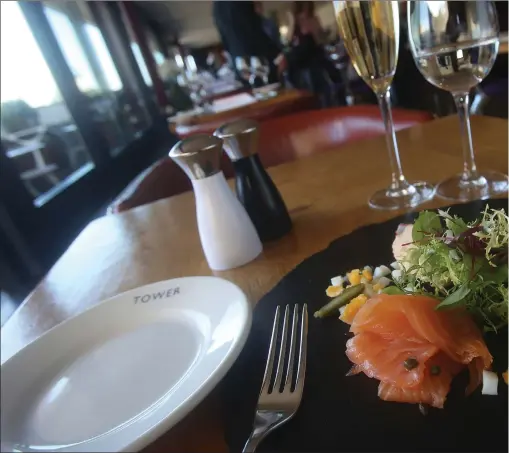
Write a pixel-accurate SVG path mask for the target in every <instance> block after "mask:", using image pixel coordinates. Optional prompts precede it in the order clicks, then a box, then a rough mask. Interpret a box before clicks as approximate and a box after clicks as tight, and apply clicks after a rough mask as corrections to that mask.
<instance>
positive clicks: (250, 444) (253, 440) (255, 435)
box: [242, 430, 267, 453]
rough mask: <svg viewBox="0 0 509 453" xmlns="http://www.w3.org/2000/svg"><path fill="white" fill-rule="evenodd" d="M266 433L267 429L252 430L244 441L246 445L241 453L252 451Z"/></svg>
mask: <svg viewBox="0 0 509 453" xmlns="http://www.w3.org/2000/svg"><path fill="white" fill-rule="evenodd" d="M266 435H267V431H258V432H257V431H256V430H255V431H253V432H252V433H251V435H250V436H249V439H248V440H247V442H246V445H244V449H243V450H242V453H254V451H255V450H256V448H257V447H258V444H259V443H260V442H261V441H262V440H263V439H264V438H265V436H266Z"/></svg>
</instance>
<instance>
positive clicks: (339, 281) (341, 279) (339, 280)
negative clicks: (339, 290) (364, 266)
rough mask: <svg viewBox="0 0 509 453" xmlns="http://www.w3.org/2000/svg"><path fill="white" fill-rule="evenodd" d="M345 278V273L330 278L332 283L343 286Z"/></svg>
mask: <svg viewBox="0 0 509 453" xmlns="http://www.w3.org/2000/svg"><path fill="white" fill-rule="evenodd" d="M345 280H346V279H345V277H344V276H343V275H338V276H337V277H333V278H331V279H330V284H331V285H332V286H343V284H344V283H345Z"/></svg>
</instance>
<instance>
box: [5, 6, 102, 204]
mask: <svg viewBox="0 0 509 453" xmlns="http://www.w3.org/2000/svg"><path fill="white" fill-rule="evenodd" d="M0 7H1V29H0V31H1V58H2V64H1V65H0V67H1V108H2V117H1V139H2V148H3V149H4V151H5V153H6V155H7V157H8V158H9V159H10V160H12V162H13V164H14V168H16V170H17V171H18V172H19V174H20V177H21V180H22V181H23V183H24V185H25V187H26V188H27V190H28V192H29V193H30V194H31V195H32V197H33V198H34V204H35V205H37V206H39V205H41V204H42V203H43V202H44V200H45V199H46V198H47V195H48V194H51V193H52V192H53V191H55V190H57V189H58V188H59V187H61V186H62V185H63V184H66V183H68V182H70V181H72V180H73V179H75V178H76V177H79V175H81V174H83V173H85V172H88V171H89V170H90V169H92V168H93V167H94V164H93V162H92V160H91V158H90V155H89V153H88V151H87V149H86V146H85V144H84V142H83V138H82V136H81V134H80V132H79V131H78V128H77V127H76V124H75V123H74V120H73V119H72V117H71V115H70V113H69V110H68V108H67V105H66V104H65V103H64V102H63V100H62V96H61V94H60V91H59V89H58V87H57V84H56V82H55V80H54V78H53V76H52V73H51V71H50V69H49V68H48V65H47V64H46V61H45V60H44V57H43V55H42V53H41V50H40V48H39V46H38V44H37V42H36V40H35V38H34V36H33V34H32V32H31V30H30V27H29V26H28V24H27V22H26V20H25V18H24V16H23V13H22V11H21V9H20V7H19V5H18V3H17V2H1V6H0ZM13 42H15V43H16V45H15V46H13V45H12V43H13ZM34 77H36V82H37V83H34ZM83 80H85V81H86V80H87V79H86V77H85V78H84V79H83ZM88 80H89V81H90V79H88ZM87 83H88V82H87Z"/></svg>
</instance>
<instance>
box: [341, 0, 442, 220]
mask: <svg viewBox="0 0 509 453" xmlns="http://www.w3.org/2000/svg"><path fill="white" fill-rule="evenodd" d="M334 9H335V12H336V20H337V23H338V28H339V34H340V35H341V37H342V39H343V43H344V45H345V48H346V51H347V52H348V55H349V56H350V59H351V62H352V64H353V66H354V68H355V70H356V71H357V74H359V76H360V77H361V78H362V79H363V80H364V82H366V84H367V85H368V86H369V87H370V88H371V89H372V90H373V92H374V93H375V94H376V97H377V99H378V103H379V105H380V110H381V113H382V119H383V121H384V125H385V135H386V141H387V148H388V151H389V162H390V165H391V171H392V182H391V185H390V186H389V187H388V188H386V189H383V190H379V191H377V192H376V193H375V194H373V195H372V196H371V198H370V200H369V205H370V206H371V207H372V208H376V209H385V210H392V209H406V208H413V207H415V206H418V205H420V204H422V203H424V202H426V201H428V200H431V199H432V198H433V196H434V194H435V191H434V188H433V186H432V185H430V184H428V183H426V182H417V183H413V184H410V183H409V182H408V181H407V180H406V178H405V176H404V175H403V171H402V169H401V162H400V159H399V151H398V144H397V141H396V134H395V130H394V124H393V121H392V114H391V94H390V87H391V83H392V79H393V77H394V73H395V72H396V66H397V62H398V49H399V6H398V2H397V1H383V0H372V1H350V0H349V1H335V2H334Z"/></svg>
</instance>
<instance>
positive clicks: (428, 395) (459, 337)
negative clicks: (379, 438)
mask: <svg viewBox="0 0 509 453" xmlns="http://www.w3.org/2000/svg"><path fill="white" fill-rule="evenodd" d="M437 304H438V301H437V300H436V299H433V298H430V297H423V296H411V295H392V296H391V295H385V294H380V295H376V296H374V297H372V298H371V299H369V300H368V301H367V302H366V303H365V304H364V305H363V306H362V307H361V308H360V310H359V311H358V312H357V314H356V316H355V318H354V320H353V322H352V325H351V327H350V332H352V333H353V334H354V337H352V338H351V339H350V340H348V342H347V344H346V355H347V356H348V358H349V359H350V361H352V363H354V366H353V368H352V371H351V373H350V374H356V373H360V372H363V373H365V374H366V375H367V376H369V377H371V378H375V379H378V380H380V385H379V387H378V395H379V396H380V398H381V399H383V400H385V401H398V402H405V403H422V404H429V405H430V406H433V407H438V408H442V407H443V405H444V402H445V399H446V396H447V394H448V392H449V389H450V385H451V381H452V379H453V377H454V376H456V375H457V374H458V373H459V372H460V371H461V370H462V369H464V368H465V367H466V366H468V368H469V370H470V384H469V386H468V390H467V393H470V392H472V391H473V390H475V389H476V388H477V386H478V385H479V384H480V383H481V377H482V371H483V369H487V368H489V367H490V365H491V362H492V360H493V359H492V357H491V354H490V352H489V351H488V348H487V347H486V344H485V343H484V340H483V337H482V334H481V332H480V330H479V328H478V327H477V325H476V324H475V322H474V321H473V320H472V318H471V317H470V316H469V315H468V314H467V313H466V312H465V311H464V310H461V309H458V310H446V311H437V310H435V307H436V305H437Z"/></svg>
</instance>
